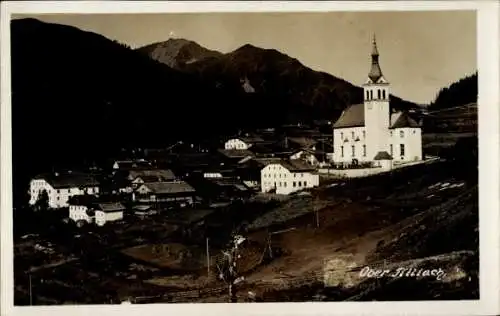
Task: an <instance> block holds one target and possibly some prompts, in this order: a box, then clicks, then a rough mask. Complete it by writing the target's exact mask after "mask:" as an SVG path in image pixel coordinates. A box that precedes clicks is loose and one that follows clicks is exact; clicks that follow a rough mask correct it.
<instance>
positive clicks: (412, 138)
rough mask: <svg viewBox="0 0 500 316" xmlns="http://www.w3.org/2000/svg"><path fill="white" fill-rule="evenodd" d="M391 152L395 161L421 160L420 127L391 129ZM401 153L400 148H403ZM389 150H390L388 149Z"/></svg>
mask: <svg viewBox="0 0 500 316" xmlns="http://www.w3.org/2000/svg"><path fill="white" fill-rule="evenodd" d="M391 145H392V153H391V152H390V153H389V154H391V155H392V156H393V158H394V161H396V162H407V161H418V160H422V158H423V157H422V131H421V129H420V128H410V127H406V128H395V129H392V130H391ZM401 145H403V146H404V150H403V154H402V153H401V150H402V149H403V148H402V147H401ZM389 151H391V150H389Z"/></svg>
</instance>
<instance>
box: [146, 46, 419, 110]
mask: <svg viewBox="0 0 500 316" xmlns="http://www.w3.org/2000/svg"><path fill="white" fill-rule="evenodd" d="M184 40H185V41H186V42H192V41H189V40H186V39H184ZM157 45H159V46H161V47H162V48H164V47H165V46H168V41H167V42H162V43H161V44H158V43H157ZM147 47H148V49H147V50H145V49H143V48H138V50H139V51H140V52H142V53H146V54H147V55H148V56H150V57H151V58H154V59H155V60H158V61H161V60H162V58H161V57H158V54H161V50H155V48H154V45H148V46H147ZM172 50H173V49H171V50H170V51H172ZM203 57H204V56H203ZM169 58H174V59H175V58H177V57H176V56H172V54H170V56H169ZM180 59H181V60H182V57H181V58H180ZM174 68H175V69H178V70H181V71H184V72H187V73H191V74H195V75H197V76H198V77H200V78H204V79H206V80H207V81H209V82H217V83H218V84H219V85H226V86H233V88H236V85H237V84H238V82H239V81H240V80H241V79H242V78H247V79H248V80H249V82H250V83H251V84H252V86H253V87H254V88H255V90H256V92H258V93H259V92H260V93H265V94H272V95H274V96H276V95H280V97H279V98H280V99H281V100H282V101H283V102H286V103H288V104H291V105H296V106H306V107H308V108H311V109H312V110H313V112H316V113H314V114H313V116H316V117H318V116H323V117H324V116H325V115H327V114H326V113H328V112H329V113H331V114H330V115H331V117H332V118H333V119H336V118H337V117H338V116H339V115H340V113H341V112H342V111H343V110H344V109H345V108H346V107H347V106H349V105H351V104H355V103H360V102H362V96H363V92H362V88H361V87H359V86H356V85H354V84H352V83H350V82H348V81H347V80H344V79H342V78H339V77H336V76H333V75H331V74H329V73H327V72H324V71H315V70H312V69H311V68H309V67H307V66H305V65H303V64H302V63H301V62H300V61H299V60H298V59H296V58H294V57H291V56H289V55H287V54H284V53H282V52H280V51H278V50H276V49H273V48H260V47H258V46H255V45H252V44H249V43H247V44H244V45H242V46H240V47H238V48H236V49H235V50H233V51H231V52H228V53H225V54H223V53H220V54H217V55H213V56H210V57H207V58H199V59H198V60H196V61H194V62H193V63H189V64H182V66H178V67H174ZM391 101H392V102H391V103H392V105H393V107H394V108H395V109H397V110H406V109H420V108H421V106H419V105H417V104H415V103H413V102H410V101H406V100H403V99H401V98H399V97H397V96H394V95H391ZM315 110H317V111H315Z"/></svg>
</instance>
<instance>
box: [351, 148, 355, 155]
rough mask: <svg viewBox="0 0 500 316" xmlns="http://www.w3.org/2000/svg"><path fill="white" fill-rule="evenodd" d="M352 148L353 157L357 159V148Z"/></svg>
mask: <svg viewBox="0 0 500 316" xmlns="http://www.w3.org/2000/svg"><path fill="white" fill-rule="evenodd" d="M351 148H352V156H353V157H355V156H356V147H354V146H351Z"/></svg>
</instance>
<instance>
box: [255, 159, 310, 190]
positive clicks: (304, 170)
mask: <svg viewBox="0 0 500 316" xmlns="http://www.w3.org/2000/svg"><path fill="white" fill-rule="evenodd" d="M262 163H264V164H265V166H264V167H263V168H262V170H261V191H262V192H264V193H276V194H290V193H293V192H297V191H300V190H304V189H310V188H313V187H317V186H318V185H319V175H318V174H317V173H316V172H315V171H316V169H315V168H314V167H313V166H312V165H310V164H308V163H305V162H303V161H301V160H298V159H297V160H288V159H278V160H267V161H262Z"/></svg>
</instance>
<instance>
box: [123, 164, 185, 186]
mask: <svg viewBox="0 0 500 316" xmlns="http://www.w3.org/2000/svg"><path fill="white" fill-rule="evenodd" d="M175 179H176V176H175V174H174V172H173V171H172V170H169V169H144V170H131V171H130V172H129V174H128V176H127V180H129V181H130V182H131V184H132V189H136V188H137V187H138V186H139V185H141V184H143V183H148V182H170V181H174V180H175Z"/></svg>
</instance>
